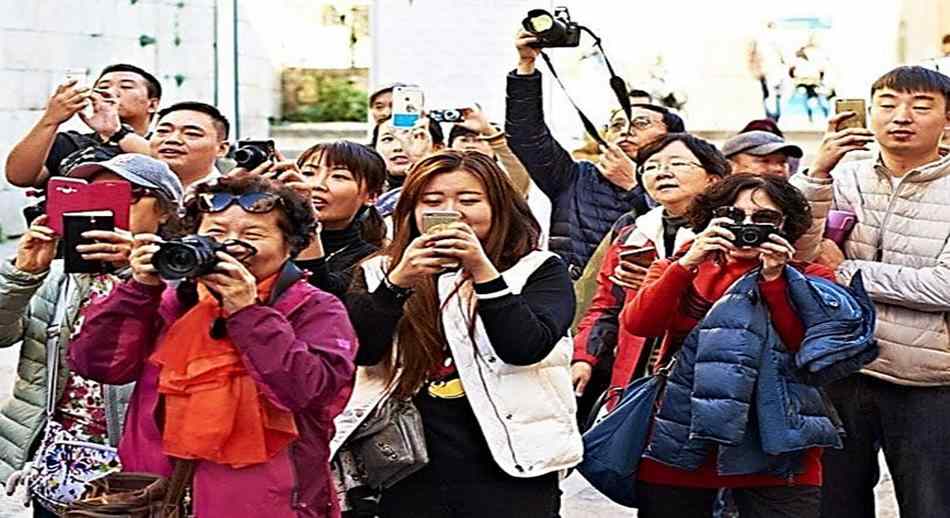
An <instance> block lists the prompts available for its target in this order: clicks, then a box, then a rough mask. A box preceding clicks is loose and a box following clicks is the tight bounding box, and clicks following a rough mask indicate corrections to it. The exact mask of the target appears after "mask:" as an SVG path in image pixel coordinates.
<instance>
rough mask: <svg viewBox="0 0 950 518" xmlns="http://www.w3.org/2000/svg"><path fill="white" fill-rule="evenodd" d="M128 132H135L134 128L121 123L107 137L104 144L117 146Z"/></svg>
mask: <svg viewBox="0 0 950 518" xmlns="http://www.w3.org/2000/svg"><path fill="white" fill-rule="evenodd" d="M130 133H135V129H133V128H132V126H129V125H128V124H122V125H121V126H119V130H118V131H116V132H115V133H113V134H112V136H111V137H109V140H107V141H106V144H112V145H113V146H118V145H119V142H122V139H124V138H125V137H127V136H128V135H129V134H130Z"/></svg>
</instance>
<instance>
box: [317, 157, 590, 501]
mask: <svg viewBox="0 0 950 518" xmlns="http://www.w3.org/2000/svg"><path fill="white" fill-rule="evenodd" d="M433 217H438V220H437V221H438V222H439V224H437V225H432V224H431V222H432V221H433ZM395 221H396V228H397V229H398V231H397V234H396V236H395V239H394V240H393V242H392V243H391V244H390V245H389V246H388V247H387V248H385V249H384V250H383V251H382V252H381V253H380V254H379V255H377V256H375V257H373V258H371V259H369V260H368V261H366V262H364V263H363V265H362V268H361V271H360V272H358V273H357V275H356V277H355V279H354V284H353V287H352V288H351V290H350V292H349V293H348V294H347V306H348V307H349V309H350V315H351V317H352V318H353V321H354V322H355V323H356V329H357V335H358V336H359V339H360V351H359V356H358V362H359V363H360V364H361V365H375V366H376V367H375V368H373V369H366V370H363V371H362V374H365V376H366V378H367V379H366V380H365V381H366V383H360V382H358V384H357V389H356V390H355V391H354V395H353V398H352V399H351V403H350V405H349V407H348V411H347V412H346V413H345V414H344V415H342V416H341V418H344V417H354V416H365V415H367V414H368V413H369V411H370V410H372V409H373V408H376V407H378V406H379V405H381V404H382V402H383V400H384V399H385V397H389V398H399V399H402V400H410V401H412V403H414V404H415V406H416V408H418V412H419V414H420V415H421V422H422V429H423V432H424V437H425V448H426V450H427V454H428V464H427V465H425V466H424V467H422V468H421V469H420V470H419V471H417V472H415V473H413V474H411V475H409V476H408V477H407V478H404V479H402V480H399V481H397V482H396V483H395V485H392V486H391V487H388V488H386V489H385V490H384V491H383V494H382V500H381V507H382V511H381V513H380V514H381V515H382V516H386V517H387V518H399V517H407V518H408V517H413V518H419V517H435V516H438V517H453V516H459V517H461V516H492V517H496V518H505V517H515V516H537V517H554V516H557V514H558V510H559V507H560V501H559V497H560V492H559V490H558V472H559V471H561V470H563V469H567V468H570V467H571V466H573V465H575V464H576V463H577V462H578V461H579V460H580V457H581V453H582V451H581V450H582V447H581V443H580V436H579V433H578V431H577V425H576V423H575V421H574V397H573V395H572V392H571V384H570V371H569V362H570V350H571V344H570V339H569V338H567V332H568V328H569V327H570V324H571V318H572V315H573V309H574V302H573V301H574V298H573V291H572V287H571V280H570V277H569V275H568V273H567V270H566V269H565V267H564V263H563V262H562V261H561V260H560V259H559V258H558V257H557V256H556V255H554V254H553V253H550V252H545V251H539V250H538V234H539V228H538V224H537V222H536V221H535V220H534V218H533V217H532V216H531V212H530V210H529V208H528V206H527V204H526V202H525V201H524V198H523V197H522V196H520V195H519V194H518V193H517V192H516V191H515V190H514V188H513V187H512V185H511V182H510V181H509V180H508V178H507V176H506V174H505V173H504V171H502V170H501V169H500V168H499V167H498V165H497V164H496V163H495V162H494V160H492V159H491V158H489V157H487V156H485V155H483V154H481V153H478V152H458V151H445V152H440V153H436V154H434V155H432V156H429V157H428V158H425V159H423V160H422V161H420V162H419V163H417V164H416V165H415V166H414V167H413V169H412V171H411V173H410V174H409V175H408V177H407V180H406V183H405V185H404V187H403V194H402V197H401V198H400V200H399V204H398V206H397V207H396V212H395ZM397 342H398V345H397ZM370 381H375V382H376V384H375V385H374V384H373V383H371V382H370ZM370 386H373V387H375V388H376V390H377V391H376V392H375V393H374V394H368V393H367V388H368V387H370ZM387 386H388V389H386V388H385V387H387ZM384 395H385V397H384ZM341 421H343V420H342V419H341V420H340V421H338V434H337V439H336V440H335V441H339V442H342V441H343V439H344V438H345V437H347V436H348V435H349V434H351V433H352V432H353V431H354V429H356V428H358V424H359V419H350V420H348V422H347V425H346V426H345V427H344V425H342V424H339V423H340V422H341ZM345 447H346V446H344V448H345Z"/></svg>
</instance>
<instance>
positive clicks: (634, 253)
mask: <svg viewBox="0 0 950 518" xmlns="http://www.w3.org/2000/svg"><path fill="white" fill-rule="evenodd" d="M618 255H619V256H620V260H621V261H624V262H627V263H631V264H635V265H637V266H642V267H644V268H649V266H650V265H651V264H653V261H655V260H656V249H655V248H653V247H652V246H644V247H623V248H621V249H620V253H619V254H618Z"/></svg>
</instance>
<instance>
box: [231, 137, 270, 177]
mask: <svg viewBox="0 0 950 518" xmlns="http://www.w3.org/2000/svg"><path fill="white" fill-rule="evenodd" d="M276 155H277V148H276V147H275V146H274V141H273V140H242V141H240V142H238V145H237V149H235V150H234V161H235V162H237V166H238V167H240V168H242V169H245V170H247V171H250V170H252V169H255V168H257V167H258V166H260V165H261V164H263V163H264V162H268V161H273V160H275V158H276Z"/></svg>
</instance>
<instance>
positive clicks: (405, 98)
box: [393, 86, 425, 128]
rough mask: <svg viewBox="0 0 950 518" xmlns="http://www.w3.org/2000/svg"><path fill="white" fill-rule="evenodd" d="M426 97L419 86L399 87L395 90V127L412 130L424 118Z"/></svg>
mask: <svg viewBox="0 0 950 518" xmlns="http://www.w3.org/2000/svg"><path fill="white" fill-rule="evenodd" d="M424 101H425V96H424V95H423V93H422V89H421V88H419V87H418V86H397V87H396V88H394V89H393V127H394V128H412V127H413V126H415V125H416V121H418V120H419V118H420V117H422V108H423V102H424Z"/></svg>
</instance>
